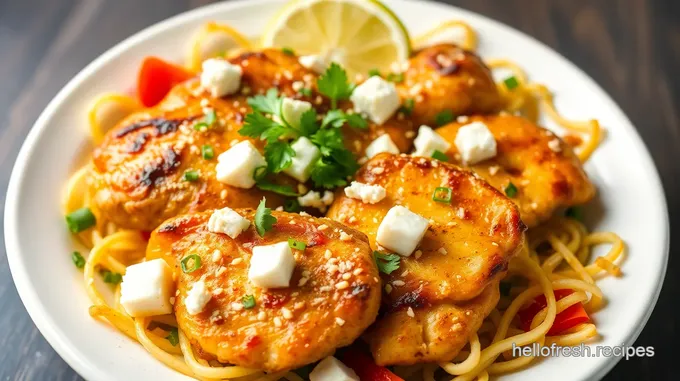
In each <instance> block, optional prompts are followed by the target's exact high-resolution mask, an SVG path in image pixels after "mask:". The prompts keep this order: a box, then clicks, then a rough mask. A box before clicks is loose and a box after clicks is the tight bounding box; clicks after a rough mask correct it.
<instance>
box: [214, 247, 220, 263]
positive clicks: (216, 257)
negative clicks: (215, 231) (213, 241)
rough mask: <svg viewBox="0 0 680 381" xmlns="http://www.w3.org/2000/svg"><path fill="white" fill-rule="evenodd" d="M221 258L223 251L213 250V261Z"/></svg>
mask: <svg viewBox="0 0 680 381" xmlns="http://www.w3.org/2000/svg"><path fill="white" fill-rule="evenodd" d="M220 259H222V253H221V252H220V251H219V250H215V251H213V254H212V261H213V262H219V260H220Z"/></svg>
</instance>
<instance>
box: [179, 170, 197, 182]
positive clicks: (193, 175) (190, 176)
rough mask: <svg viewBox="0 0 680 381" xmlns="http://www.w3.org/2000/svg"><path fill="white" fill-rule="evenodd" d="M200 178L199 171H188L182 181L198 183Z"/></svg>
mask: <svg viewBox="0 0 680 381" xmlns="http://www.w3.org/2000/svg"><path fill="white" fill-rule="evenodd" d="M199 177H200V176H199V174H198V171H193V170H188V171H186V172H184V176H182V180H184V181H189V182H194V181H198V178H199Z"/></svg>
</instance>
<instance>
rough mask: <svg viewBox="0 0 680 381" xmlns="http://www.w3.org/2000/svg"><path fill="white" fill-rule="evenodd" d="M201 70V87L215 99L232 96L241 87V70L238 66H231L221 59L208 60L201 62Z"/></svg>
mask: <svg viewBox="0 0 680 381" xmlns="http://www.w3.org/2000/svg"><path fill="white" fill-rule="evenodd" d="M202 68H203V71H202V72H201V87H203V88H204V89H206V90H208V91H209V92H210V94H211V95H212V96H213V97H215V98H219V97H223V96H225V95H229V94H233V93H235V92H237V91H238V89H239V87H241V75H242V74H243V69H241V67H240V66H238V65H232V64H231V63H230V62H229V61H226V60H223V59H217V58H210V59H207V60H205V61H203V64H202Z"/></svg>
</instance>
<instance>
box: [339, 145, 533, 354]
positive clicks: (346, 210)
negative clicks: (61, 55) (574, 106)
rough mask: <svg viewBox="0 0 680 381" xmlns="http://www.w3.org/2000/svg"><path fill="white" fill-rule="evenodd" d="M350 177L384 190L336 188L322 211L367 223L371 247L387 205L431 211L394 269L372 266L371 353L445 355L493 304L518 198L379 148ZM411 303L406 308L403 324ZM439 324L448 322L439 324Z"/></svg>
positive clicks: (446, 167)
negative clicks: (367, 197)
mask: <svg viewBox="0 0 680 381" xmlns="http://www.w3.org/2000/svg"><path fill="white" fill-rule="evenodd" d="M356 181H358V182H361V183H366V184H374V185H380V186H382V187H384V188H385V189H386V194H387V195H386V197H385V198H384V199H383V200H382V201H380V202H378V203H376V204H368V203H363V202H362V201H360V200H356V199H352V198H349V197H346V196H345V195H344V193H343V192H342V190H340V191H339V194H337V195H336V200H335V202H334V203H333V205H332V206H331V208H330V210H329V212H328V215H327V216H328V217H329V218H332V219H334V220H336V221H340V222H342V223H345V224H346V225H348V226H351V227H353V228H356V229H358V230H360V231H362V232H364V233H366V235H367V236H368V239H369V240H370V242H371V246H372V247H373V248H374V249H378V250H379V249H380V248H379V247H378V245H377V244H376V241H375V239H376V234H377V230H378V227H379V226H380V223H381V221H382V220H383V218H384V217H385V215H386V214H387V212H388V210H389V209H390V208H392V207H393V206H395V205H402V206H405V207H407V208H409V209H410V210H411V211H412V212H414V213H418V214H420V215H421V216H423V217H425V218H427V219H429V220H430V227H429V230H428V231H427V233H426V234H425V237H424V238H423V240H422V241H421V243H420V245H419V247H418V248H417V250H416V251H415V253H414V254H412V255H411V256H409V257H402V258H401V265H400V267H399V269H397V270H396V271H394V272H392V273H391V274H389V275H388V274H381V276H382V279H383V282H384V283H385V284H386V285H389V287H388V289H391V291H390V292H389V293H386V294H383V299H382V301H383V303H382V310H383V312H384V314H383V315H381V317H380V318H379V319H378V321H377V322H376V324H375V325H374V327H373V328H371V329H370V330H369V332H368V334H367V335H366V337H367V339H368V342H369V345H370V347H371V350H372V352H373V356H374V358H375V360H376V361H377V363H378V364H380V365H396V364H402V365H406V364H414V363H418V362H437V361H449V360H451V359H452V358H453V357H454V356H455V355H456V354H457V353H458V352H459V351H460V349H461V348H462V347H463V345H464V343H465V342H467V339H468V337H469V335H470V333H471V332H474V331H476V330H477V329H478V327H479V325H480V324H481V321H482V320H483V318H484V317H485V316H486V315H487V314H488V313H489V311H490V308H492V307H493V305H495V303H496V301H497V299H498V279H500V278H501V277H502V276H503V275H504V273H505V271H506V269H507V265H508V261H509V260H510V258H511V257H512V256H513V255H515V253H516V252H518V250H519V246H520V245H521V244H522V242H523V239H524V230H525V226H524V225H523V224H522V222H521V220H520V217H519V212H518V211H517V207H516V206H515V205H514V204H513V203H512V202H511V201H510V200H508V198H506V197H505V196H503V195H502V194H500V193H499V192H498V191H497V190H495V189H494V188H493V187H491V186H490V185H489V184H487V183H486V182H485V181H484V180H482V179H480V178H478V177H477V176H475V175H474V174H473V173H471V172H469V171H466V170H463V169H460V168H458V167H456V166H453V165H451V164H446V163H440V162H439V161H437V160H433V159H429V158H424V157H411V156H407V155H390V154H380V155H378V156H376V157H375V158H373V159H371V160H370V161H369V162H367V163H366V164H365V165H364V166H363V167H362V168H361V169H360V170H359V172H358V173H357V176H356ZM438 187H445V188H448V189H450V191H451V192H450V197H451V200H450V202H436V201H434V200H433V192H434V191H435V189H436V188H438ZM468 310H469V311H470V313H469V314H468V313H467V312H466V311H468ZM410 311H413V313H414V316H415V318H413V319H412V320H409V324H408V325H406V326H404V325H402V322H403V320H404V319H407V317H408V318H410V316H409V314H410V313H411V312H410ZM456 323H459V324H460V325H459V326H458V325H456ZM446 327H451V328H452V330H451V331H447V333H446V334H444V332H443V331H444V330H446V329H447V328H446ZM454 327H455V328H454ZM405 329H408V331H406V330H405ZM399 338H401V339H399ZM395 340H397V341H395ZM396 343H398V345H395V344H396Z"/></svg>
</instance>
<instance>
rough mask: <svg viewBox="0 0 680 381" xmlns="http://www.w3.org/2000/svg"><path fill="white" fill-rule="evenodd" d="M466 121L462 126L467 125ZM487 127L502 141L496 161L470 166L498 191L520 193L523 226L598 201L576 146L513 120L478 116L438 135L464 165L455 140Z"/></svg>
mask: <svg viewBox="0 0 680 381" xmlns="http://www.w3.org/2000/svg"><path fill="white" fill-rule="evenodd" d="M461 122H462V121H461ZM471 122H483V123H484V124H486V126H487V127H488V128H489V130H490V131H491V133H492V134H493V136H494V137H495V138H496V144H497V151H498V153H497V155H496V157H494V158H492V159H489V160H485V161H482V162H480V163H477V164H475V165H472V166H470V169H472V170H473V171H474V172H476V173H477V174H479V175H480V176H481V177H483V178H484V179H485V180H486V181H488V182H489V184H491V185H492V186H493V187H494V188H496V189H498V190H500V191H501V192H504V191H505V189H506V188H507V187H508V185H509V184H510V183H512V184H513V185H514V186H515V187H516V188H517V190H518V192H517V195H516V196H515V197H511V199H512V200H513V201H514V202H515V203H516V204H517V205H518V206H519V209H520V212H521V214H522V221H524V223H525V224H526V225H527V226H529V227H533V226H536V225H538V224H539V223H541V222H543V221H545V220H547V219H549V218H550V216H552V214H553V213H554V212H555V210H556V209H558V208H561V207H568V206H572V205H578V204H583V203H585V202H588V201H590V200H591V199H592V198H593V197H594V196H595V187H594V186H593V184H592V183H591V182H590V180H589V179H588V176H587V175H586V173H585V172H584V171H583V168H582V166H581V162H580V161H579V160H578V158H577V157H576V155H575V154H574V152H573V151H572V149H571V147H570V146H569V145H568V144H565V143H564V142H563V141H562V140H560V139H559V138H558V137H557V136H555V134H553V133H552V132H550V131H548V130H546V129H544V128H541V127H539V126H537V125H535V124H534V123H532V122H531V121H529V120H527V119H525V118H522V117H519V116H513V115H497V116H474V117H471V118H468V120H466V121H465V123H459V122H455V123H452V124H449V125H447V126H445V127H442V128H440V129H438V130H437V133H438V134H439V135H441V136H442V137H443V138H444V139H446V140H447V141H449V142H450V143H451V149H450V151H449V152H448V156H449V158H451V159H452V160H454V162H455V163H456V164H458V165H463V163H462V162H461V160H460V155H459V154H458V150H457V149H456V145H455V144H454V141H455V139H456V134H457V133H458V129H459V128H460V127H461V126H462V125H465V124H468V123H471Z"/></svg>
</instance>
